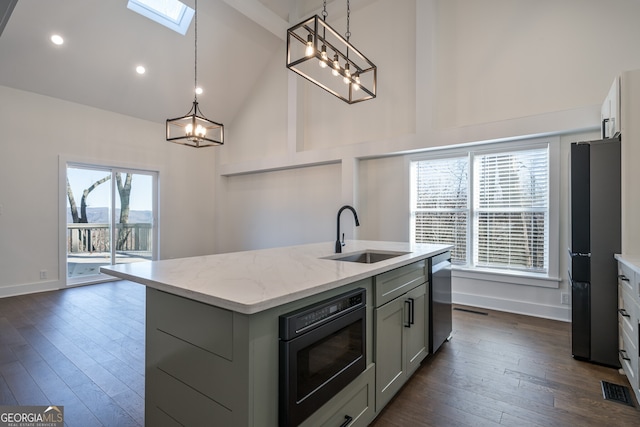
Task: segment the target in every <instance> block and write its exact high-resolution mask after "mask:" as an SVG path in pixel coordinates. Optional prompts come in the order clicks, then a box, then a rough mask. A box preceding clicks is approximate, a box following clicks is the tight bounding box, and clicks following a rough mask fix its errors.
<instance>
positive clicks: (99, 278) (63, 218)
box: [58, 155, 161, 287]
mask: <svg viewBox="0 0 640 427" xmlns="http://www.w3.org/2000/svg"><path fill="white" fill-rule="evenodd" d="M68 166H70V167H74V166H75V167H82V168H89V169H90V168H96V169H105V170H107V169H108V170H109V171H110V172H112V173H113V172H131V173H134V174H135V173H139V174H144V175H151V176H152V177H153V178H155V179H153V184H152V193H153V194H152V197H151V200H152V201H151V204H152V209H153V223H152V227H151V232H152V239H153V240H152V242H153V244H152V248H151V259H152V260H154V261H155V260H157V259H159V254H160V205H159V202H158V199H159V188H160V184H159V182H160V172H161V171H160V168H158V167H154V168H152V169H150V168H149V165H145V166H141V165H139V164H131V163H126V162H122V163H121V162H117V163H116V162H111V161H107V162H105V161H100V160H96V159H87V158H79V157H72V156H66V155H60V156H58V178H59V180H58V181H59V182H58V207H59V209H58V271H60V282H61V283H62V284H63V285H66V286H67V287H69V286H78V285H87V284H93V283H100V282H108V281H113V280H117V279H116V278H114V277H112V276H109V275H106V274H102V273H99V274H97V275H95V276H88V277H86V278H76V279H71V280H70V278H69V277H68V274H69V271H68V265H67V245H66V241H67V167H68ZM113 196H114V195H113V194H112V198H113ZM112 203H113V204H114V205H115V200H113V202H112ZM112 211H113V212H112V218H111V219H112V220H113V216H114V215H115V209H113V210H112ZM112 237H113V236H112Z"/></svg>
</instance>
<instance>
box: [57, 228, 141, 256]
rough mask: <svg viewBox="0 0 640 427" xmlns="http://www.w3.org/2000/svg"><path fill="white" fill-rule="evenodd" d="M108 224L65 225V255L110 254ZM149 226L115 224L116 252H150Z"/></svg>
mask: <svg viewBox="0 0 640 427" xmlns="http://www.w3.org/2000/svg"><path fill="white" fill-rule="evenodd" d="M110 232H111V230H110V228H109V224H106V223H104V224H98V223H95V224H75V223H72V224H67V253H70V254H72V253H93V252H110V251H111V246H110V242H111V239H110ZM151 237H152V230H151V224H148V223H134V224H116V233H115V239H116V250H118V251H132V252H149V251H151V244H152V241H151Z"/></svg>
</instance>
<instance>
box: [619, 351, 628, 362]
mask: <svg viewBox="0 0 640 427" xmlns="http://www.w3.org/2000/svg"><path fill="white" fill-rule="evenodd" d="M618 353H620V357H622V360H631V359H629V358H628V357H627V356H625V354H627V350H618Z"/></svg>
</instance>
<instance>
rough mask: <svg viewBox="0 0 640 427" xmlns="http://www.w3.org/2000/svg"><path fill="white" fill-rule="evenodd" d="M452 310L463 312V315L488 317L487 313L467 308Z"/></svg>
mask: <svg viewBox="0 0 640 427" xmlns="http://www.w3.org/2000/svg"><path fill="white" fill-rule="evenodd" d="M453 309H454V310H458V311H464V312H465V313H473V314H481V315H483V316H488V315H489V313H485V312H483V311H476V310H469V309H468V308H459V307H454V308H453Z"/></svg>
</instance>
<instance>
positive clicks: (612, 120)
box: [600, 77, 620, 139]
mask: <svg viewBox="0 0 640 427" xmlns="http://www.w3.org/2000/svg"><path fill="white" fill-rule="evenodd" d="M600 120H601V123H602V138H603V139H604V138H613V137H615V136H617V135H618V134H619V133H620V78H619V77H616V78H615V80H614V81H613V84H612V85H611V89H609V93H608V94H607V97H606V98H605V100H604V103H603V104H602V109H601V110H600Z"/></svg>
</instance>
